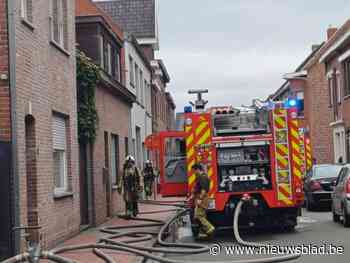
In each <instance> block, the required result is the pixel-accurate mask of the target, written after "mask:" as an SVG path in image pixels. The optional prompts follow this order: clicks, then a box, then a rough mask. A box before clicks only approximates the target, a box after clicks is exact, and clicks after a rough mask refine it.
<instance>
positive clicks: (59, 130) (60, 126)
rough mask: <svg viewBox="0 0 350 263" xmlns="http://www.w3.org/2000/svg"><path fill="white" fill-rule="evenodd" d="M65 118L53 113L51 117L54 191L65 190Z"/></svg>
mask: <svg viewBox="0 0 350 263" xmlns="http://www.w3.org/2000/svg"><path fill="white" fill-rule="evenodd" d="M66 130H67V128H66V119H64V118H62V117H59V116H56V115H54V116H53V118H52V137H53V140H52V141H53V174H54V183H55V193H57V192H58V193H59V192H65V191H67V189H68V187H67V181H68V180H67V177H68V175H67V174H68V172H67V132H66Z"/></svg>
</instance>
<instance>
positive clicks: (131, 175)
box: [118, 155, 141, 218]
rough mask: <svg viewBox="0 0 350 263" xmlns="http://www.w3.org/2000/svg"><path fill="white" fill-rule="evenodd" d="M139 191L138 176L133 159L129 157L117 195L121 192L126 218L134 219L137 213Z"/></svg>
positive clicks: (126, 160)
mask: <svg viewBox="0 0 350 263" xmlns="http://www.w3.org/2000/svg"><path fill="white" fill-rule="evenodd" d="M140 190H141V189H140V174H139V171H138V169H137V167H136V165H135V159H134V158H133V157H132V156H131V155H129V156H127V157H126V159H125V163H124V167H123V175H122V178H121V180H120V181H119V183H118V191H119V193H122V192H123V197H124V201H125V216H126V217H127V218H130V217H131V216H134V217H136V216H137V214H138V212H139V211H138V203H137V201H138V197H139V192H140Z"/></svg>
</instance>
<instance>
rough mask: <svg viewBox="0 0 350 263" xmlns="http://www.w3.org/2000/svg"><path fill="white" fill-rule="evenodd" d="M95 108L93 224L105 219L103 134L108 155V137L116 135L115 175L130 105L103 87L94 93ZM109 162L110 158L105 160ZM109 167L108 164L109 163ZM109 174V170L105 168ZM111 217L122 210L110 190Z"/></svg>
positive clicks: (122, 154) (122, 156)
mask: <svg viewBox="0 0 350 263" xmlns="http://www.w3.org/2000/svg"><path fill="white" fill-rule="evenodd" d="M96 106H97V112H98V116H99V125H98V132H97V138H96V141H95V144H94V152H93V178H94V193H95V196H94V198H95V209H96V211H95V214H96V218H95V222H96V224H100V223H102V222H104V221H105V220H106V216H107V204H106V184H105V182H104V180H103V174H102V172H103V168H104V167H105V143H104V132H108V143H109V153H110V152H111V134H115V135H118V136H119V157H120V159H119V160H120V161H119V164H120V167H119V170H120V172H119V174H121V171H122V165H123V162H124V156H125V152H124V151H125V144H124V142H125V140H124V139H125V137H129V116H130V112H131V105H130V104H128V103H126V102H124V101H122V100H121V99H120V97H119V96H117V95H114V94H112V93H111V92H110V91H109V90H107V89H106V88H104V87H102V86H100V87H99V88H98V89H97V90H96ZM108 159H109V160H110V158H108ZM109 167H111V165H110V164H109ZM109 172H110V168H109ZM111 207H112V211H110V212H111V214H112V215H113V214H116V213H120V212H122V211H123V209H124V203H123V199H122V196H120V195H119V194H118V192H117V191H115V189H112V196H111Z"/></svg>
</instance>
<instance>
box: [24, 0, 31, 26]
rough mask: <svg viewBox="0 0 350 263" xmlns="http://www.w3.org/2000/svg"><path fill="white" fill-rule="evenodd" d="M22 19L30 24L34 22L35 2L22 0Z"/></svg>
mask: <svg viewBox="0 0 350 263" xmlns="http://www.w3.org/2000/svg"><path fill="white" fill-rule="evenodd" d="M21 17H22V18H23V19H24V20H26V21H29V22H31V23H32V22H33V1H32V0H21Z"/></svg>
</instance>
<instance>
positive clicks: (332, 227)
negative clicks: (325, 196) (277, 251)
mask: <svg viewBox="0 0 350 263" xmlns="http://www.w3.org/2000/svg"><path fill="white" fill-rule="evenodd" d="M179 231H180V232H182V235H183V237H182V238H181V239H180V240H179V241H182V242H195V241H194V239H193V238H192V237H189V236H185V235H188V234H189V233H190V229H185V230H184V229H180V230H179ZM231 233H232V232H231V231H230V232H228V231H227V233H219V234H217V235H216V237H215V239H214V240H213V241H211V244H216V243H217V244H220V245H221V246H222V247H223V246H230V245H234V243H233V242H232V240H233V237H232V235H231ZM242 238H243V239H244V240H249V241H257V242H268V243H270V244H275V245H291V244H295V245H296V244H297V245H302V244H304V245H309V244H311V245H322V244H325V243H327V244H332V245H334V246H342V247H344V251H345V254H344V255H333V256H323V255H310V256H302V257H301V258H300V259H299V260H295V261H291V262H308V263H309V262H310V263H311V262H319V263H320V262H322V263H326V262H337V263H338V262H340V263H341V262H344V263H345V262H349V256H350V254H349V253H350V252H349V251H350V239H349V234H348V231H345V230H344V227H343V226H342V225H341V224H337V223H334V222H333V221H332V215H331V212H330V211H329V210H327V209H322V210H319V211H315V212H307V211H306V210H305V209H304V210H303V216H302V217H300V218H299V224H298V226H297V228H296V231H295V232H293V233H270V232H265V233H264V232H259V233H249V234H242ZM208 254H209V253H208ZM208 254H207V253H205V254H199V255H189V256H183V257H178V256H172V255H167V256H169V257H172V258H176V259H182V260H191V261H193V262H194V261H198V262H203V261H209V262H214V261H220V260H229V259H232V260H238V259H248V258H257V257H258V256H257V255H255V257H248V256H238V255H234V256H233V255H231V256H228V255H226V253H225V252H224V251H223V250H221V253H220V254H219V255H217V256H210V255H208ZM261 257H263V256H261Z"/></svg>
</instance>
